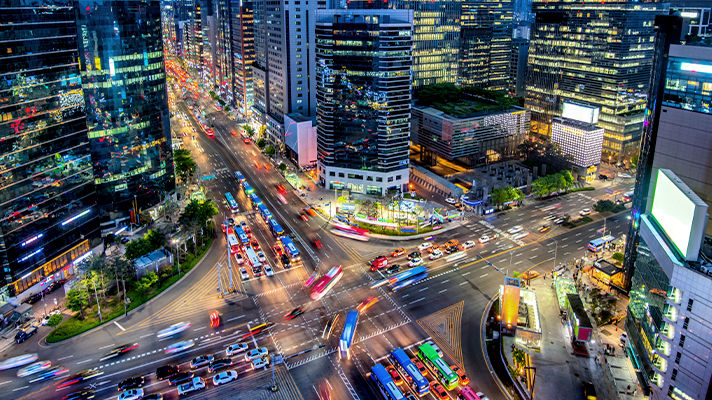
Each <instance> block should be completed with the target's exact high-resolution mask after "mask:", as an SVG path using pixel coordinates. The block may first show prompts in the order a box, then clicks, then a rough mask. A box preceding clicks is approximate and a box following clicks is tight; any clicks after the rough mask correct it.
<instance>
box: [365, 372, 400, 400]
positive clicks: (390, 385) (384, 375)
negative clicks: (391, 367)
mask: <svg viewBox="0 0 712 400" xmlns="http://www.w3.org/2000/svg"><path fill="white" fill-rule="evenodd" d="M371 379H372V380H373V382H374V383H375V384H376V386H378V390H380V391H381V394H382V395H383V398H384V399H387V400H401V399H405V396H403V392H401V391H400V389H398V386H396V383H395V382H393V378H391V374H389V373H388V371H386V367H384V366H383V365H381V364H376V365H374V366H373V368H371Z"/></svg>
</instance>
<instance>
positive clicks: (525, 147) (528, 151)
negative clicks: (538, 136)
mask: <svg viewBox="0 0 712 400" xmlns="http://www.w3.org/2000/svg"><path fill="white" fill-rule="evenodd" d="M517 149H519V153H520V154H521V155H522V157H524V158H526V159H527V160H529V159H532V158H535V157H536V153H537V152H538V146H537V144H536V142H534V141H532V140H525V141H523V142H522V143H521V144H520V145H519V146H517Z"/></svg>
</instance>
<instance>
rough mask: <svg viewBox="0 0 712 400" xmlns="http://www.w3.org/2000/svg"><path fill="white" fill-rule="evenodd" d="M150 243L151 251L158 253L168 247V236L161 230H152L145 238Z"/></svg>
mask: <svg viewBox="0 0 712 400" xmlns="http://www.w3.org/2000/svg"><path fill="white" fill-rule="evenodd" d="M143 239H144V240H145V241H147V242H148V245H149V247H150V248H151V251H156V250H158V249H160V248H163V247H164V246H165V245H166V234H165V233H163V231H161V229H160V228H159V229H151V230H149V231H148V233H147V234H146V235H145V236H144V237H143Z"/></svg>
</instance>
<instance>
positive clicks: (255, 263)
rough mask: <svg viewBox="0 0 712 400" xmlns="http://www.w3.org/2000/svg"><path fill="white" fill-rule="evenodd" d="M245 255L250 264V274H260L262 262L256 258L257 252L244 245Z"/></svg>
mask: <svg viewBox="0 0 712 400" xmlns="http://www.w3.org/2000/svg"><path fill="white" fill-rule="evenodd" d="M245 256H246V257H247V261H248V262H249V263H250V265H251V266H252V274H253V275H255V276H260V275H262V263H261V262H260V259H259V258H257V254H256V253H255V251H254V250H253V249H252V247H250V246H245Z"/></svg>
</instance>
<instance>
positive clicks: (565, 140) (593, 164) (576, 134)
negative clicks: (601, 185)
mask: <svg viewBox="0 0 712 400" xmlns="http://www.w3.org/2000/svg"><path fill="white" fill-rule="evenodd" d="M603 136H604V129H603V128H601V127H599V126H596V125H594V124H592V123H589V122H583V121H577V120H573V119H569V118H554V121H553V124H552V129H551V141H552V143H557V144H558V145H559V148H560V149H561V152H562V153H563V154H568V155H571V156H572V157H573V159H572V161H571V163H572V164H573V165H575V166H576V167H578V171H577V173H578V176H579V177H580V178H581V179H584V180H585V181H587V182H592V181H594V180H595V179H596V177H597V176H598V175H597V172H598V165H599V164H600V163H601V149H602V147H603Z"/></svg>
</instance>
